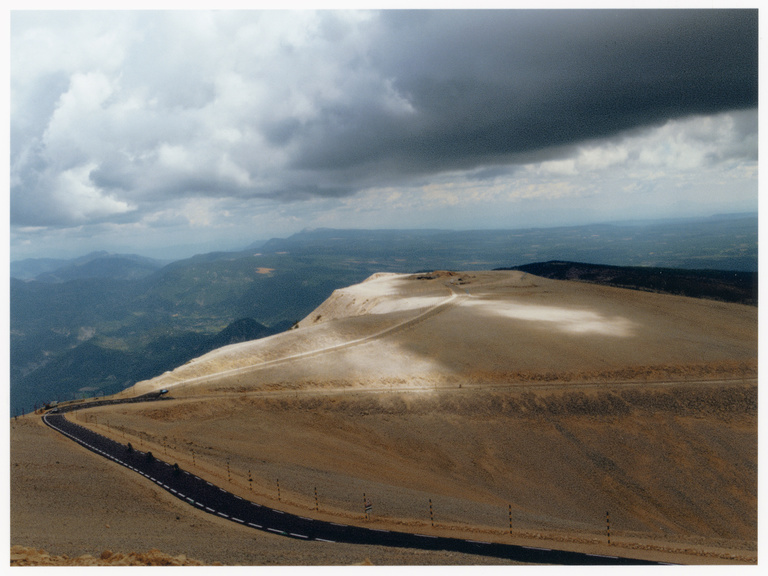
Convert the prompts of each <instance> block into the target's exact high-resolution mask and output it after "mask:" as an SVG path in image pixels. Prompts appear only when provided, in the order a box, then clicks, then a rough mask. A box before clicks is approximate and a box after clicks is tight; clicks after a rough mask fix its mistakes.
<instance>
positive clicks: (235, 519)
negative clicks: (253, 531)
mask: <svg viewBox="0 0 768 576" xmlns="http://www.w3.org/2000/svg"><path fill="white" fill-rule="evenodd" d="M232 520H234V521H235V522H240V524H245V520H240V518H235V517H234V516H232Z"/></svg>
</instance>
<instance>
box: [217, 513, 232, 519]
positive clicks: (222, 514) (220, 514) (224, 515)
mask: <svg viewBox="0 0 768 576" xmlns="http://www.w3.org/2000/svg"><path fill="white" fill-rule="evenodd" d="M216 514H218V515H219V516H223V517H224V518H229V516H227V515H226V514H224V512H216Z"/></svg>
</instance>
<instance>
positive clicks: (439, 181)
mask: <svg viewBox="0 0 768 576" xmlns="http://www.w3.org/2000/svg"><path fill="white" fill-rule="evenodd" d="M757 46H758V30H757V11H756V10H734V11H727V10H703V11H698V10H684V11H673V10H664V11H634V10H620V11H559V10H558V11H520V10H509V11H465V10H461V11H418V12H411V11H384V12H355V11H353V12H335V11H322V12H319V13H314V12H280V11H268V12H258V11H248V12H14V13H13V14H12V18H11V205H10V207H11V224H12V235H13V238H14V239H15V240H17V241H18V244H17V246H21V245H22V244H21V243H22V241H25V242H33V241H34V239H35V238H36V237H39V238H42V237H44V236H46V235H50V234H59V237H62V238H63V235H64V234H65V233H66V234H76V233H80V234H82V235H85V236H87V235H88V234H91V235H96V234H99V233H107V232H109V233H112V234H115V233H118V231H120V233H124V234H126V236H127V235H129V234H135V233H136V232H137V231H140V230H150V229H152V230H159V229H161V228H166V229H168V230H172V231H174V232H173V233H175V234H181V233H182V232H181V231H182V230H184V229H192V228H198V229H202V228H208V229H210V230H211V231H213V230H214V229H215V230H216V233H217V234H219V236H221V237H223V236H224V235H226V234H227V229H228V228H229V229H238V230H241V229H242V227H244V226H245V227H247V226H248V225H250V226H251V227H253V225H254V223H257V225H259V226H262V227H263V228H264V233H265V234H266V235H275V234H276V231H277V228H278V227H284V228H290V227H291V224H290V223H291V222H293V223H294V226H298V225H301V224H304V225H306V224H312V223H322V222H328V223H333V222H334V220H345V219H346V218H348V217H349V215H350V214H351V213H358V214H361V218H360V220H359V222H362V223H365V225H370V224H367V223H366V218H369V219H372V220H377V219H378V221H379V222H382V223H383V221H384V220H387V219H392V220H397V221H402V219H403V218H402V216H403V212H404V211H407V212H408V214H409V218H410V219H412V220H414V222H409V224H408V225H411V226H412V225H414V224H415V225H418V224H419V222H425V223H426V222H429V220H430V218H433V217H435V215H436V214H439V215H441V217H442V218H443V219H446V218H447V219H448V221H449V222H448V223H449V225H450V224H452V223H453V224H455V225H457V226H459V227H472V226H473V220H468V219H467V218H464V219H462V218H461V217H459V216H458V215H455V214H454V215H452V214H451V213H450V210H449V209H450V207H451V206H454V207H455V206H457V205H464V204H466V203H467V202H468V201H470V200H472V199H473V195H474V197H475V200H478V199H479V202H480V204H479V205H480V206H486V208H487V209H488V211H487V212H484V213H483V212H482V210H480V209H478V212H477V214H476V216H474V218H478V219H485V221H486V222H487V221H488V219H489V218H490V215H492V214H498V211H499V209H503V207H505V206H506V211H507V212H510V208H509V206H510V204H509V203H510V202H516V203H518V204H517V205H518V206H519V203H520V202H521V201H522V200H523V199H526V198H527V199H529V200H533V199H539V200H541V201H542V202H545V201H549V202H550V204H546V203H541V204H538V205H537V207H536V210H539V211H540V212H545V211H547V210H550V209H552V208H556V206H562V207H564V208H565V211H566V212H568V213H572V212H573V209H574V208H576V209H578V208H577V207H578V206H580V205H581V206H582V212H583V211H584V210H588V209H592V208H590V206H592V207H594V205H593V204H590V203H586V204H579V202H580V199H583V198H586V197H589V196H604V195H610V198H611V199H612V200H611V201H612V202H613V203H614V204H615V205H616V210H615V211H614V212H617V213H618V212H619V211H620V210H619V209H620V208H622V207H623V208H624V210H625V211H626V210H629V211H631V210H632V209H633V204H632V202H640V203H641V205H642V203H643V199H642V194H641V193H639V192H638V189H641V188H644V189H645V190H646V191H648V190H651V189H655V190H656V191H657V192H658V190H660V189H661V188H660V186H659V183H660V182H661V181H663V182H664V186H665V187H666V188H665V189H666V190H667V191H668V194H671V195H672V199H671V200H670V202H671V203H674V202H675V200H674V197H675V192H674V190H675V189H677V190H686V189H687V188H686V186H690V187H693V186H694V183H693V182H692V181H691V182H688V183H687V184H686V179H687V178H692V176H691V175H692V174H697V173H698V174H702V173H703V172H706V173H707V174H708V177H707V182H708V184H707V185H706V186H705V187H704V188H701V184H700V183H698V182H697V183H696V184H695V186H698V187H699V192H698V193H699V194H700V195H701V197H700V199H701V201H702V202H705V203H707V204H711V205H713V206H714V205H718V203H719V205H720V206H722V205H725V204H727V203H730V205H733V206H735V207H736V208H737V209H743V208H744V207H749V206H752V205H754V206H756V172H755V170H756V154H757V126H756V107H757V78H758V72H757ZM710 171H715V172H710ZM632 173H634V174H635V176H637V177H638V178H631V177H630V175H631V174H632ZM715 173H716V175H717V177H718V178H721V179H722V180H724V181H729V182H730V188H728V189H729V190H731V192H728V194H733V195H734V197H732V198H724V197H723V190H725V188H724V187H723V188H718V187H717V186H715V184H714V180H713V174H715ZM597 175H599V178H597ZM588 180H591V182H592V183H591V189H590V187H589V184H588ZM608 186H611V188H610V192H609V188H608ZM562 198H572V199H573V202H572V206H573V207H570V206H569V203H568V202H567V201H564V202H562V203H558V204H557V205H556V206H555V205H553V204H552V202H560V200H558V199H562ZM677 198H678V200H677V202H678V203H680V202H682V203H685V202H690V199H691V196H690V194H683V193H679V195H678V196H677ZM633 199H634V200H633ZM604 200H605V199H604ZM604 200H603V201H602V202H601V203H600V204H599V205H600V206H603V207H604V206H605V201H604ZM655 202H659V196H658V194H651V193H650V192H648V197H647V198H646V201H645V203H646V204H647V205H648V206H649V207H650V206H651V205H653V204H654V203H655ZM377 203H378V205H379V208H380V209H381V211H380V213H379V217H378V218H377V217H376V216H375V215H374V213H375V208H374V206H375V205H376V204H377ZM750 203H751V204H750ZM475 205H478V204H475ZM397 206H399V207H400V208H397ZM547 207H549V208H547ZM649 209H650V208H649ZM662 209H664V207H663V206H662ZM387 210H389V211H387ZM441 210H444V212H442V213H441V212H440V211H441ZM531 210H533V205H531ZM435 211H436V212H435ZM513 211H514V210H513ZM720 211H722V210H720ZM470 212H471V211H470ZM555 212H556V210H555ZM462 213H463V214H465V215H468V214H469V212H467V211H466V210H463V211H462ZM417 214H421V215H422V217H423V218H422V220H419V218H418V217H417V216H416V215H417ZM612 214H613V213H612ZM606 215H607V216H610V215H611V214H606ZM614 215H615V214H614ZM452 220H453V221H454V222H451V221H452ZM267 222H269V223H271V226H272V229H269V227H270V225H268V224H267ZM348 225H349V224H348ZM388 225H390V226H394V225H395V224H394V223H393V222H388ZM430 225H433V224H432V223H431V222H430ZM475 227H484V226H480V225H475ZM86 228H87V231H84V230H85V229H86ZM110 231H111V232H110ZM292 231H293V230H290V229H288V230H287V232H288V233H290V232H292ZM48 238H50V236H48Z"/></svg>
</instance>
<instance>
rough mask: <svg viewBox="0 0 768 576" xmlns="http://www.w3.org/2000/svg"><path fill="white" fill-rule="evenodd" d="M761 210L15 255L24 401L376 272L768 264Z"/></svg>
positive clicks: (303, 310) (71, 389) (158, 368)
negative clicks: (185, 251)
mask: <svg viewBox="0 0 768 576" xmlns="http://www.w3.org/2000/svg"><path fill="white" fill-rule="evenodd" d="M757 236H758V227H757V216H756V215H754V214H752V215H726V216H722V217H713V218H706V219H695V220H679V221H665V222H651V223H637V222H635V223H624V224H596V225H590V226H573V227H561V228H549V229H527V230H483V231H446V230H333V229H316V230H305V231H302V232H300V233H298V234H294V235H292V236H290V237H288V238H275V239H272V240H269V241H268V242H266V243H263V244H261V245H255V246H250V247H249V248H248V249H246V250H243V251H239V252H215V253H210V254H201V255H198V256H194V257H192V258H188V259H185V260H179V261H175V262H170V263H167V262H161V261H157V260H152V259H149V258H144V257H141V256H136V255H126V254H109V253H106V252H94V253H92V254H88V255H87V256H84V257H82V258H77V259H73V260H54V259H34V260H22V261H18V262H12V263H11V270H10V272H11V277H12V278H11V291H10V294H11V302H10V304H11V318H10V320H11V322H10V324H11V367H10V368H11V370H10V372H11V409H12V412H13V411H17V412H25V411H30V410H31V409H32V408H33V406H34V405H35V404H42V403H44V402H47V401H49V400H52V399H56V398H59V399H67V398H71V397H73V396H77V395H83V394H95V393H111V392H116V391H118V390H120V389H122V388H124V387H127V386H129V385H131V384H133V383H134V382H136V381H138V380H142V379H146V378H150V377H152V376H155V375H157V374H161V373H162V372H165V371H166V370H170V369H172V368H174V367H176V366H178V365H179V364H182V363H184V362H186V361H187V360H189V359H190V358H193V357H196V356H198V355H199V354H201V353H202V351H204V350H205V351H207V350H208V349H213V348H211V346H213V347H218V346H221V345H225V343H230V342H234V341H242V340H247V339H254V338H259V337H263V336H265V335H269V334H273V333H276V332H278V331H282V330H285V329H287V328H289V327H290V326H292V325H293V324H294V323H295V322H296V321H298V320H300V319H302V318H303V317H305V316H306V315H307V314H309V313H310V312H312V310H314V309H315V308H316V307H317V306H319V305H320V304H321V303H322V302H323V301H324V300H325V299H326V298H328V296H330V294H331V293H332V292H333V290H335V289H337V288H341V287H344V286H348V285H350V284H355V283H357V282H361V281H362V280H364V279H365V278H367V277H368V276H370V275H371V274H373V273H375V272H419V271H424V270H430V271H431V270H436V269H452V270H483V269H485V270H489V269H493V268H502V267H514V266H522V265H525V264H529V263H535V262H546V261H552V260H559V261H571V262H589V263H593V264H602V265H610V266H625V267H626V266H634V267H664V268H670V269H671V268H678V269H688V270H692V269H696V270H704V269H708V270H729V271H743V272H756V271H757Z"/></svg>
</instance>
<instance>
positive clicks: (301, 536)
mask: <svg viewBox="0 0 768 576" xmlns="http://www.w3.org/2000/svg"><path fill="white" fill-rule="evenodd" d="M290 535H291V536H296V538H309V536H304V534H294V533H293V532H290Z"/></svg>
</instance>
